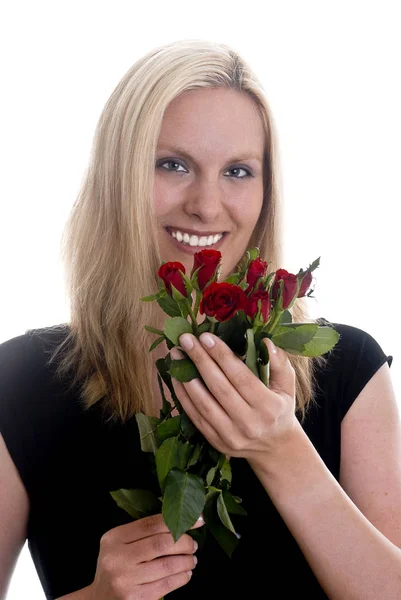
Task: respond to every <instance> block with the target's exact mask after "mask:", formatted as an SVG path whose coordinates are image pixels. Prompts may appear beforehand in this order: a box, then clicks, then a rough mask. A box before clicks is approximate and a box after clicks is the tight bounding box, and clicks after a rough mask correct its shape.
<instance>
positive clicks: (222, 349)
mask: <svg viewBox="0 0 401 600" xmlns="http://www.w3.org/2000/svg"><path fill="white" fill-rule="evenodd" d="M208 340H212V341H213V342H214V344H213V345H212V346H210V345H208V344H207V341H208ZM187 341H190V342H192V347H189V346H188V345H187V343H186V342H187ZM179 342H180V346H181V348H182V349H183V350H185V352H186V353H187V354H188V356H189V357H190V358H191V360H192V361H193V362H194V364H195V365H196V368H197V369H198V371H199V373H200V375H201V377H202V379H203V381H202V380H201V379H199V378H196V379H192V381H189V382H187V383H180V382H178V381H177V380H175V379H173V380H172V381H173V385H174V389H175V392H176V394H177V397H178V399H179V401H180V402H181V404H182V407H183V409H184V410H185V412H186V413H187V415H188V417H189V418H190V419H191V421H192V422H193V423H194V425H195V426H196V427H197V429H199V431H200V432H201V433H202V434H203V435H204V436H205V438H206V439H207V440H208V441H209V443H210V444H211V445H212V446H213V447H214V448H216V450H218V451H219V452H222V453H224V454H226V455H228V456H237V457H242V458H246V459H248V460H252V459H254V458H256V457H257V456H260V453H264V454H265V453H269V452H271V451H272V450H273V449H274V447H275V445H277V444H280V441H282V440H284V439H286V438H287V437H288V436H289V434H291V433H292V431H293V430H294V429H295V428H296V427H297V426H299V423H298V420H297V418H296V416H295V371H294V369H293V367H292V365H291V363H290V361H289V360H288V357H287V355H286V354H285V352H284V351H283V350H281V349H280V348H276V346H274V344H272V342H271V341H270V340H267V338H265V339H264V340H263V342H264V343H266V345H267V348H268V350H269V356H270V380H269V387H266V386H265V384H264V383H263V382H262V381H261V380H260V379H259V378H258V377H256V376H255V375H254V374H253V373H252V371H251V370H250V369H249V368H248V367H247V366H246V364H245V363H243V362H242V361H241V360H240V359H239V358H238V357H237V356H236V355H235V354H234V353H233V352H232V350H231V349H230V348H229V347H228V346H227V344H225V343H224V342H223V341H222V340H221V339H220V338H219V337H217V336H215V335H213V334H210V333H203V334H202V335H201V336H200V338H199V340H198V339H197V338H196V337H195V336H193V335H190V334H183V335H181V336H180V338H179ZM263 342H262V343H263ZM177 353H178V354H179V356H178V354H177ZM171 357H172V358H173V359H178V358H183V356H182V354H181V353H180V352H179V351H178V350H177V349H176V348H173V349H172V350H171Z"/></svg>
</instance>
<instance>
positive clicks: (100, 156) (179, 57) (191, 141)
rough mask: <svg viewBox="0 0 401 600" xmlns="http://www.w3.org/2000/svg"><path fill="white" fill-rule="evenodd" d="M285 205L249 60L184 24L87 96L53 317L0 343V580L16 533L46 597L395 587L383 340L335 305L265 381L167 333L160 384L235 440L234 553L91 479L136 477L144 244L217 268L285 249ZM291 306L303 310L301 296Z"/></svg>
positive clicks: (357, 593)
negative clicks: (166, 371)
mask: <svg viewBox="0 0 401 600" xmlns="http://www.w3.org/2000/svg"><path fill="white" fill-rule="evenodd" d="M281 208H282V207H281V195H280V180H279V163H278V156H277V138H276V133H275V128H274V121H273V118H272V114H271V111H270V109H269V106H268V103H267V101H266V97H265V94H264V91H263V89H262V87H261V85H260V83H258V80H257V78H256V77H255V75H254V74H253V72H252V70H251V68H250V67H249V65H248V64H246V62H245V61H244V60H243V59H241V57H240V56H238V54H237V53H236V52H235V51H233V50H232V49H230V48H229V47H227V46H226V45H223V44H215V43H209V42H205V41H196V40H191V41H179V42H175V43H172V44H168V45H165V46H162V47H160V48H157V49H155V50H154V51H152V52H149V53H148V54H147V55H146V56H144V57H143V58H141V59H140V60H138V61H137V62H136V63H135V64H134V65H133V67H132V68H131V69H130V70H129V71H128V73H127V74H126V75H125V76H124V77H123V79H122V80H121V81H120V83H119V84H118V85H117V87H116V89H115V90H114V92H113V93H112V95H111V97H110V99H109V100H108V102H107V104H106V106H105V108H104V110H103V112H102V114H101V117H100V120H99V124H98V127H97V131H96V135H95V139H94V144H93V150H92V155H91V158H90V162H89V166H88V169H87V172H86V174H85V179H84V181H83V185H82V189H81V191H80V194H79V196H78V198H77V200H76V202H75V205H74V207H73V209H72V213H71V216H70V219H69V221H68V223H67V226H66V230H65V234H64V237H63V257H64V261H65V266H66V276H67V277H66V281H67V289H68V294H69V298H70V306H71V318H70V321H69V322H68V323H65V324H62V325H59V326H55V327H51V328H43V329H39V330H29V331H27V332H26V333H25V335H21V336H18V337H16V338H13V339H10V340H8V341H6V342H4V343H3V344H1V345H0V431H1V438H0V442H1V444H0V477H1V484H0V531H1V535H0V596H1V597H4V596H5V593H6V590H7V586H8V582H9V579H10V576H11V573H12V570H13V566H14V564H15V561H16V559H17V556H18V553H19V551H20V549H21V547H22V545H23V544H24V541H25V540H26V539H28V543H29V549H30V552H31V555H32V558H33V560H34V563H35V566H36V569H37V572H38V575H39V577H40V580H41V583H42V585H43V589H44V592H45V595H46V598H52V599H54V598H63V599H64V600H67V599H68V600H81V599H82V600H103V599H104V600H106V599H107V600H117V599H118V600H134V599H135V600H136V599H141V600H156V599H158V598H161V597H162V596H165V595H166V594H169V597H172V598H173V597H174V598H206V597H208V598H226V597H227V598H243V597H244V595H245V594H247V595H248V596H249V597H251V598H252V597H272V598H293V597H295V596H296V595H297V596H299V597H304V598H308V599H317V598H328V597H329V598H335V599H339V600H348V599H358V600H359V599H361V600H362V599H363V600H369V599H372V600H378V599H379V598H380V599H381V600H395V599H396V598H397V599H399V598H400V597H401V550H400V546H401V509H400V507H401V503H400V497H401V470H400V445H401V434H400V417H399V413H398V412H397V404H396V401H395V397H394V391H393V388H392V383H391V378H390V372H389V366H390V365H391V362H392V357H391V356H387V355H386V354H385V353H384V352H383V350H382V349H381V347H380V345H379V344H378V343H377V342H376V341H375V340H374V339H373V338H372V337H371V336H370V334H369V333H367V332H364V331H362V330H360V329H357V328H354V327H351V326H346V325H341V324H336V323H333V324H332V326H333V327H335V328H336V329H337V331H338V332H339V333H340V341H339V343H338V344H337V346H335V348H334V349H333V350H332V351H331V352H329V353H327V355H325V356H324V357H321V358H319V359H308V358H304V357H299V356H294V355H287V354H286V353H285V352H284V351H283V350H280V349H278V351H277V352H276V354H274V353H273V352H272V354H271V381H270V388H267V387H266V386H264V385H263V384H262V382H261V381H259V380H258V379H257V378H256V377H255V376H254V375H253V374H252V373H251V372H250V371H249V369H248V368H247V367H246V366H245V365H244V364H243V363H242V362H241V361H240V360H239V359H238V358H237V357H236V356H235V355H234V354H233V353H232V352H231V351H230V350H229V348H228V347H227V346H226V345H225V344H224V343H223V342H222V341H221V340H219V338H217V337H216V336H213V335H211V336H209V340H207V339H206V338H205V339H203V338H202V340H197V339H195V338H193V337H192V336H189V337H188V336H186V338H187V339H185V337H181V338H180V346H181V348H182V349H184V350H185V352H187V353H188V354H189V356H190V357H191V358H192V359H193V360H194V362H195V363H196V365H197V366H198V368H199V370H200V372H201V374H202V377H203V382H202V381H201V380H200V379H195V380H193V381H191V382H189V383H187V384H179V383H178V382H176V383H175V389H176V393H177V395H178V397H179V398H180V400H181V403H182V405H183V407H184V409H185V410H186V412H187V413H188V415H189V416H190V418H191V419H192V420H193V422H194V423H195V425H196V426H197V427H198V428H199V429H200V430H201V431H202V433H203V434H204V435H205V436H206V437H207V438H208V439H209V441H210V443H211V444H212V445H213V446H214V447H215V448H217V449H218V450H219V451H221V452H225V453H226V454H227V455H228V456H230V457H231V464H232V470H233V488H232V490H233V492H234V493H237V494H238V495H239V496H240V497H241V498H242V499H243V504H244V507H246V510H247V512H248V516H247V517H245V518H244V517H238V519H237V521H236V523H235V525H236V528H237V530H238V532H239V533H240V535H241V539H240V543H239V544H238V547H237V549H236V550H235V551H234V553H233V555H232V558H231V559H230V558H228V557H227V556H226V555H225V554H224V552H223V551H222V550H221V549H220V547H219V546H218V544H217V543H216V542H215V541H214V539H213V537H212V536H210V535H208V536H207V537H206V542H205V544H204V546H203V547H202V548H199V549H198V550H196V547H195V544H194V541H193V539H192V537H191V536H190V535H189V534H185V535H183V536H182V537H181V538H180V540H179V541H178V542H177V543H176V544H174V543H173V539H172V536H171V535H170V533H169V531H168V529H167V527H166V526H165V525H164V523H163V519H162V517H161V515H155V516H152V517H147V518H144V519H141V520H138V521H134V522H132V520H131V518H130V517H129V516H128V515H127V514H126V513H125V512H124V511H123V510H122V509H120V508H119V507H118V506H117V505H116V504H115V502H114V501H113V499H112V498H111V496H110V494H109V491H110V490H114V489H119V488H133V487H135V488H144V489H147V488H148V487H149V485H150V474H149V472H148V470H147V468H146V464H147V463H146V462H145V459H144V454H143V453H142V452H141V450H140V444H139V438H138V429H137V425H136V420H135V413H137V412H140V411H142V412H146V413H147V414H149V415H150V414H153V415H158V413H159V408H160V403H161V398H160V394H159V390H158V386H157V380H156V370H155V367H154V362H155V360H156V358H157V357H158V356H164V355H165V354H166V353H167V348H166V347H164V348H162V347H160V346H159V347H158V350H157V352H153V353H151V354H149V353H148V351H147V349H148V347H149V344H150V342H151V341H152V340H153V337H152V336H151V335H150V334H148V333H147V332H146V331H145V329H144V325H145V324H149V323H152V324H154V325H156V326H157V324H159V326H161V327H162V326H163V320H164V318H165V314H164V313H163V312H162V311H161V309H160V308H159V307H158V305H157V304H156V303H154V302H153V303H144V302H141V301H140V298H141V297H143V296H145V295H148V294H149V293H152V290H155V289H157V276H156V274H157V270H158V267H159V265H160V264H161V261H162V260H164V261H170V260H171V261H180V262H181V263H183V264H184V265H185V267H186V269H187V270H189V269H190V267H191V265H192V261H193V254H194V252H196V251H198V250H199V245H202V244H203V245H204V244H207V245H210V247H211V248H216V249H219V250H220V251H221V252H222V255H223V271H222V273H221V276H220V277H221V280H222V279H224V278H226V277H227V276H228V275H229V274H230V273H232V272H233V271H235V267H236V264H237V262H238V261H239V259H240V258H241V256H242V254H243V252H244V251H245V249H246V248H249V247H253V246H258V247H259V248H260V254H261V257H262V259H263V260H267V261H268V262H269V269H270V270H275V269H277V268H279V267H283V266H285V265H283V264H282V243H283V240H282V237H281ZM292 316H293V320H294V321H308V320H309V321H310V320H311V319H309V318H308V314H307V309H306V306H305V304H303V300H298V301H297V303H296V304H295V305H294V307H293V309H292ZM210 340H211V342H212V343H213V342H214V345H208V343H209V342H210ZM188 342H189V343H191V342H192V348H191V347H190V345H187V344H188ZM271 350H273V348H271ZM177 351H178V349H175V350H174V351H173V352H177ZM202 526H203V522H199V523H197V524H196V527H202ZM196 563H197V564H196ZM271 590H276V591H275V592H272V591H271ZM277 590H278V591H277Z"/></svg>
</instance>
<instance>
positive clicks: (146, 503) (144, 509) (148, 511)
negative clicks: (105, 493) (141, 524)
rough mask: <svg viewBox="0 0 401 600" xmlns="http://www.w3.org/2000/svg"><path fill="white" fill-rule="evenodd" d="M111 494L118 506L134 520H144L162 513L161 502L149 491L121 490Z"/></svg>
mask: <svg viewBox="0 0 401 600" xmlns="http://www.w3.org/2000/svg"><path fill="white" fill-rule="evenodd" d="M110 494H111V496H112V497H113V499H114V501H115V502H116V503H117V505H118V506H119V507H120V508H122V509H123V510H125V511H126V512H127V513H128V514H129V515H131V517H132V518H133V519H142V518H143V517H147V516H150V515H153V514H156V513H158V512H160V504H161V503H160V500H159V499H158V498H157V497H156V496H155V494H153V492H150V491H149V490H125V489H120V490H116V491H113V492H110Z"/></svg>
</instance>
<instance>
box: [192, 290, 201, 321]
mask: <svg viewBox="0 0 401 600" xmlns="http://www.w3.org/2000/svg"><path fill="white" fill-rule="evenodd" d="M195 293H196V299H195V308H194V314H195V318H196V317H197V316H198V310H199V305H200V301H201V299H202V292H198V290H195Z"/></svg>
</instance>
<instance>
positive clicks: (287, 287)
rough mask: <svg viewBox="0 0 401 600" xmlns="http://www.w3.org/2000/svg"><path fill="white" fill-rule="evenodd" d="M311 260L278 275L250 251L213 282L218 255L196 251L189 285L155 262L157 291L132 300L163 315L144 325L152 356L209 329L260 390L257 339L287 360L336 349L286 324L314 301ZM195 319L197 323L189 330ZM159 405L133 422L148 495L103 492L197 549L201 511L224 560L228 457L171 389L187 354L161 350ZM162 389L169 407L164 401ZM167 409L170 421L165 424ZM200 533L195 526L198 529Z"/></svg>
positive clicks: (261, 353)
mask: <svg viewBox="0 0 401 600" xmlns="http://www.w3.org/2000/svg"><path fill="white" fill-rule="evenodd" d="M319 262H320V258H318V259H316V260H315V261H314V262H313V263H312V264H311V265H310V266H309V267H308V268H307V269H306V270H302V269H301V270H300V271H299V272H298V273H297V274H296V275H295V274H292V273H289V272H288V271H286V270H285V269H278V270H277V271H275V272H271V273H267V267H268V265H267V262H266V261H263V260H261V259H260V257H259V249H258V248H252V249H251V250H247V251H246V252H245V254H244V256H243V257H242V259H241V261H240V263H239V264H238V266H237V270H236V272H235V273H234V274H232V275H230V276H229V277H228V278H227V279H226V280H225V281H222V282H219V281H218V280H219V274H220V270H221V253H220V252H218V251H216V250H211V249H204V250H201V251H200V252H197V253H196V254H195V255H194V263H193V267H192V270H191V273H190V276H189V277H188V276H187V275H186V273H185V268H184V266H183V265H182V264H181V263H180V262H167V263H163V264H162V265H161V267H160V268H159V270H158V278H159V290H158V292H157V293H156V294H154V295H152V296H146V297H144V298H141V300H143V301H145V302H151V301H155V300H156V301H157V302H158V304H159V306H160V307H161V308H162V309H163V311H164V312H165V313H167V315H168V316H169V318H168V319H166V321H165V325H164V329H163V330H159V329H156V328H154V327H151V326H148V325H146V326H145V327H146V330H147V331H149V332H150V333H154V334H156V335H157V336H158V337H157V339H156V340H155V341H154V342H153V344H152V345H151V346H150V348H149V352H151V351H152V350H153V349H154V348H156V346H158V344H160V343H162V342H163V341H166V343H167V347H168V349H169V350H171V349H172V348H173V346H177V345H179V337H180V335H181V334H183V333H192V334H193V335H195V336H197V337H199V336H200V335H201V334H202V333H203V332H205V331H210V332H212V333H214V334H215V335H217V336H218V337H219V338H221V339H222V340H223V341H224V342H225V343H226V344H227V345H228V346H229V347H230V348H231V350H232V351H233V352H234V353H235V354H236V356H238V357H239V358H240V359H241V360H242V361H243V362H245V363H246V365H247V366H248V367H249V369H251V371H252V372H253V373H254V374H255V375H256V376H257V377H258V378H259V379H260V380H261V381H263V383H264V384H265V385H266V386H268V385H269V354H268V349H267V347H266V345H265V343H262V340H263V338H265V337H267V338H270V339H271V340H272V341H273V343H274V344H275V345H277V346H279V347H280V348H283V349H284V350H286V351H287V352H289V353H291V354H301V355H303V356H309V357H314V356H320V355H322V354H325V353H326V352H328V351H329V350H331V348H333V346H334V345H335V344H336V343H337V342H338V339H339V334H338V333H337V332H336V331H335V330H334V329H333V328H331V327H328V326H321V325H318V324H316V323H293V322H292V316H291V313H290V311H289V309H290V308H291V307H292V306H293V305H294V303H295V302H296V300H297V299H298V298H301V297H304V296H308V297H313V296H312V292H313V289H311V283H312V272H313V271H314V270H315V269H316V268H317V267H318V266H319ZM198 311H199V312H200V314H201V315H205V318H204V320H203V322H202V323H201V324H198V322H197V316H198ZM156 367H157V371H158V374H157V378H158V384H159V388H160V393H161V397H162V400H163V405H162V408H161V410H160V416H159V418H157V417H153V416H147V415H144V414H142V413H138V414H136V420H137V424H138V429H139V433H140V439H141V448H142V450H143V451H144V452H147V453H148V457H149V463H150V465H149V467H150V472H151V473H152V474H153V476H154V486H153V489H147V490H139V489H130V490H126V489H120V490H116V491H112V492H110V493H111V495H112V497H113V498H114V500H115V501H116V503H117V504H118V506H120V507H121V508H123V509H124V510H126V511H127V512H128V513H129V514H130V515H131V516H132V517H133V518H134V519H138V518H142V517H145V516H148V515H151V514H155V513H158V512H162V514H163V517H164V521H165V523H166V525H167V527H168V528H169V530H170V532H171V534H172V535H173V538H174V540H175V541H177V540H178V538H179V537H180V536H181V535H182V534H183V533H185V532H188V533H190V534H191V535H192V536H193V537H196V538H197V540H198V542H200V543H202V541H203V540H202V539H201V536H203V535H204V533H203V532H200V531H199V530H191V531H189V530H190V528H191V527H192V526H193V525H194V524H195V522H196V520H197V519H198V517H199V516H200V515H201V513H203V517H204V519H205V524H206V528H207V529H208V530H209V531H210V532H211V534H212V535H213V536H214V537H215V539H216V540H217V541H218V543H219V544H220V545H221V547H222V548H223V549H224V551H225V552H226V553H227V554H228V555H229V556H231V554H232V552H233V550H234V549H235V547H236V545H237V544H238V535H237V533H236V531H235V528H234V525H233V523H232V520H231V518H230V514H235V515H246V514H247V513H246V511H245V510H244V508H243V507H242V506H241V498H239V497H238V496H235V495H233V494H231V493H230V487H231V482H232V472H231V465H230V461H229V458H227V456H226V455H225V454H222V453H220V452H218V451H217V450H216V449H215V448H213V447H212V446H211V445H210V444H209V442H208V441H207V440H206V438H205V437H204V436H203V435H202V434H201V433H200V431H199V430H197V429H196V427H195V426H194V425H193V423H192V422H191V421H190V419H189V417H188V416H187V415H186V413H185V411H184V410H183V408H182V406H181V405H180V402H179V399H178V398H177V395H176V394H175V391H174V387H173V385H172V379H171V378H172V377H174V378H175V379H176V380H178V381H180V382H187V381H190V380H191V379H193V378H195V377H200V374H199V372H198V370H197V369H196V366H195V365H194V363H193V362H192V361H191V359H190V358H189V357H188V356H184V358H183V359H182V360H172V359H171V356H170V352H168V353H167V355H166V356H165V357H164V358H161V359H159V360H157V361H156ZM163 384H164V385H165V386H166V387H167V389H168V390H169V391H170V394H171V398H172V401H173V405H172V404H171V403H170V402H169V401H168V400H167V399H166V396H165V391H164V387H163ZM174 409H176V411H177V412H178V414H177V415H176V416H172V413H173V411H174ZM204 529H205V528H202V530H204Z"/></svg>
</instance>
